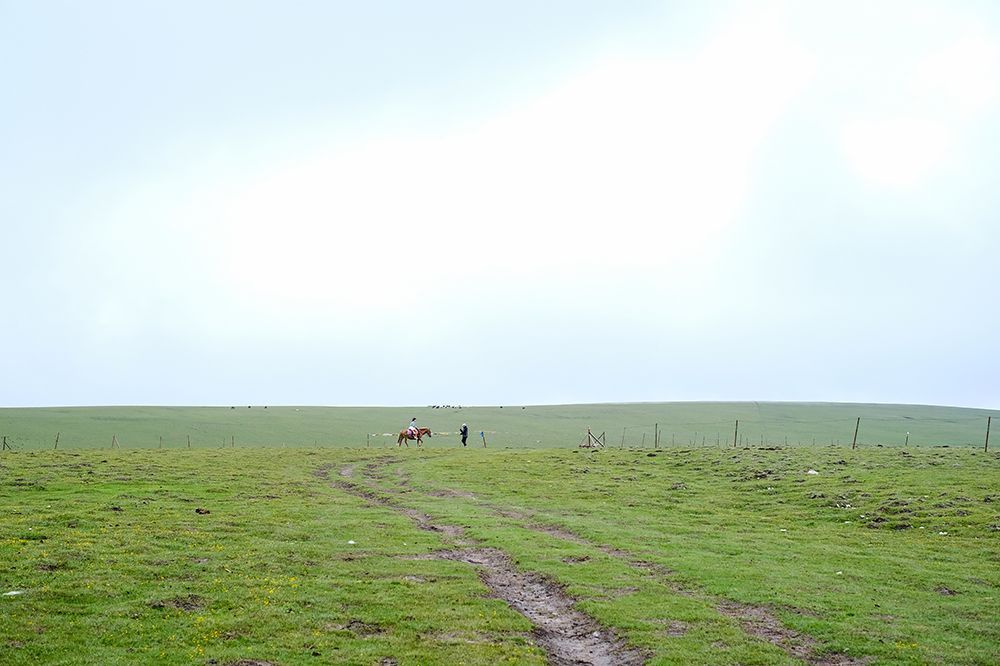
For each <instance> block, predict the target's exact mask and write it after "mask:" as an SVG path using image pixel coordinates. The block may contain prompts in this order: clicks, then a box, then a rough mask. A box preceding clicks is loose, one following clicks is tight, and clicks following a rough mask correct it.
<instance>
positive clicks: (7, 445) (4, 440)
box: [0, 435, 14, 451]
mask: <svg viewBox="0 0 1000 666" xmlns="http://www.w3.org/2000/svg"><path fill="white" fill-rule="evenodd" d="M7 449H10V450H11V451H13V450H14V449H11V448H10V444H8V443H7V435H4V436H3V448H2V449H0V451H6V450H7Z"/></svg>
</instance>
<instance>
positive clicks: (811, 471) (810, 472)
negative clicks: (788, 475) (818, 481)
mask: <svg viewBox="0 0 1000 666" xmlns="http://www.w3.org/2000/svg"><path fill="white" fill-rule="evenodd" d="M806 474H819V472H817V471H816V470H814V469H811V470H809V471H808V472H806Z"/></svg>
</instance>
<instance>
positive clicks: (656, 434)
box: [653, 423, 660, 449]
mask: <svg viewBox="0 0 1000 666" xmlns="http://www.w3.org/2000/svg"><path fill="white" fill-rule="evenodd" d="M653 448H654V449H659V448H660V424H659V423H654V424H653Z"/></svg>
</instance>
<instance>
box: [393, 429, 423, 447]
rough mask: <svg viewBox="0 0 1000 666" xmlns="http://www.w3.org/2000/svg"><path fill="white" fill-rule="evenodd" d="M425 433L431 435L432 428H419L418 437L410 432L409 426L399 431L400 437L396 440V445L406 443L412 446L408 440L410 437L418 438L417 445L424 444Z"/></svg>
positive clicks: (407, 445)
mask: <svg viewBox="0 0 1000 666" xmlns="http://www.w3.org/2000/svg"><path fill="white" fill-rule="evenodd" d="M424 435H427V436H428V437H430V436H431V429H430V428H417V436H416V437H414V436H413V434H412V433H411V432H410V429H409V428H407V429H406V430H400V431H399V439H398V440H396V446H397V447H398V446H399V445H400V444H406V448H410V444H409V442H407V441H406V440H408V439H410V440H412V439H415V440H417V446H423V437H424Z"/></svg>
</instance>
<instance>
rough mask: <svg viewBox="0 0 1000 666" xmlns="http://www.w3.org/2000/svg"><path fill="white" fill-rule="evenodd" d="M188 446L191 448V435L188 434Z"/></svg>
mask: <svg viewBox="0 0 1000 666" xmlns="http://www.w3.org/2000/svg"><path fill="white" fill-rule="evenodd" d="M188 448H189V449H190V448H191V435H188Z"/></svg>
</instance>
